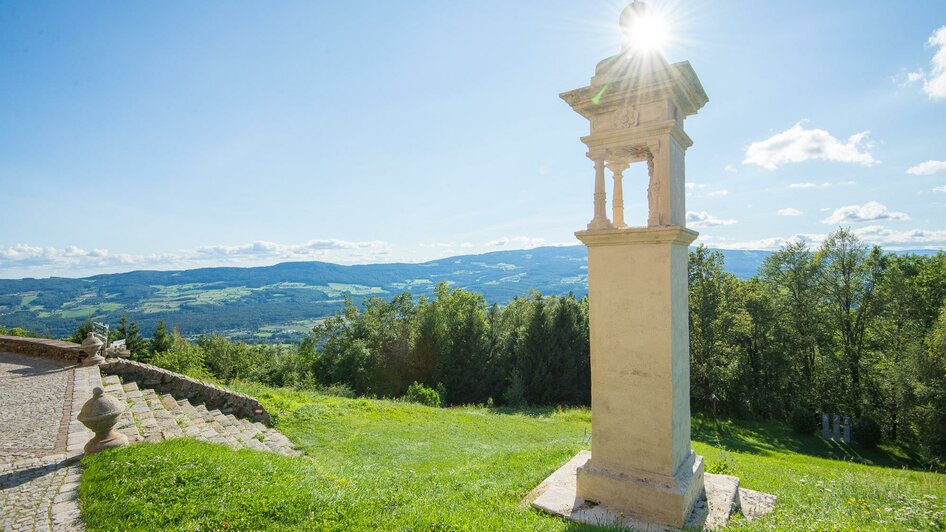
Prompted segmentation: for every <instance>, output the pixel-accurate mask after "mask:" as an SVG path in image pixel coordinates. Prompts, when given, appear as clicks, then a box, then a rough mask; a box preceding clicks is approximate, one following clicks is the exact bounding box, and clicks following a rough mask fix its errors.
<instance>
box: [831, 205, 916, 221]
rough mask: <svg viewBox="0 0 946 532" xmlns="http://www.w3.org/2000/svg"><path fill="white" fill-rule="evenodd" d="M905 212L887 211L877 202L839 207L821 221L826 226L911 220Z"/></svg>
mask: <svg viewBox="0 0 946 532" xmlns="http://www.w3.org/2000/svg"><path fill="white" fill-rule="evenodd" d="M909 219H910V217H909V216H908V215H907V214H906V213H903V212H894V211H889V210H887V207H885V206H884V205H882V204H880V203H877V202H876V201H868V202H867V203H865V204H863V205H846V206H844V207H838V208H837V209H835V210H834V212H833V213H831V215H830V216H828V217H827V218H825V219H824V220H822V221H821V223H825V224H843V223H857V222H873V221H876V220H909Z"/></svg>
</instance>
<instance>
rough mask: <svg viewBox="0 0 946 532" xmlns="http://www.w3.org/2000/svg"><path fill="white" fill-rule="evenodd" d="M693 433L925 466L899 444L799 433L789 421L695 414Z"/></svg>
mask: <svg viewBox="0 0 946 532" xmlns="http://www.w3.org/2000/svg"><path fill="white" fill-rule="evenodd" d="M691 436H692V438H693V439H694V440H696V441H698V442H701V443H705V444H707V445H711V446H713V447H717V448H720V449H724V450H728V451H734V452H740V453H747V454H757V455H773V454H781V453H786V452H791V453H797V454H804V455H808V456H815V457H819V458H826V459H830V460H844V461H846V462H855V463H861V464H867V465H875V466H883V467H894V468H898V469H901V468H907V469H917V470H925V468H924V467H923V465H922V462H921V461H920V459H919V457H918V456H917V455H916V454H915V453H913V452H912V451H909V450H907V449H903V448H900V447H895V446H881V447H877V448H872V449H871V448H865V447H861V446H860V445H857V443H856V442H855V443H854V444H853V445H843V444H841V443H838V442H835V441H831V440H825V439H823V438H822V437H821V436H820V435H803V434H798V433H795V432H793V431H792V430H791V428H789V427H788V426H787V425H785V424H783V423H779V422H775V421H748V420H738V421H733V420H729V419H719V420H713V419H712V418H710V417H708V416H705V415H696V416H693V423H692V425H691Z"/></svg>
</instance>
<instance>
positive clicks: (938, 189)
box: [933, 185, 946, 194]
mask: <svg viewBox="0 0 946 532" xmlns="http://www.w3.org/2000/svg"><path fill="white" fill-rule="evenodd" d="M933 192H934V193H936V192H942V193H943V194H946V185H943V186H941V187H933Z"/></svg>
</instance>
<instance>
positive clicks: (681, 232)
mask: <svg viewBox="0 0 946 532" xmlns="http://www.w3.org/2000/svg"><path fill="white" fill-rule="evenodd" d="M648 16H649V12H648V10H647V7H646V6H645V5H644V4H643V3H642V2H639V1H635V2H633V3H632V4H631V5H629V6H628V7H627V8H625V10H624V12H623V13H622V14H621V21H620V22H621V27H622V31H624V33H625V35H626V36H627V37H628V38H629V39H628V40H629V43H628V44H627V45H626V46H625V47H624V50H622V51H621V53H619V54H618V55H615V56H612V57H609V58H607V59H605V60H603V61H601V62H600V63H598V66H597V68H596V69H595V75H594V77H593V78H591V84H590V85H589V86H587V87H584V88H580V89H576V90H573V91H569V92H566V93H563V94H562V95H561V97H562V99H563V100H565V101H566V102H567V103H568V104H569V105H570V106H571V107H572V108H573V109H574V110H575V111H576V112H578V113H579V114H581V115H582V116H584V117H585V118H587V119H588V120H589V122H590V123H591V124H590V125H591V134H590V135H588V136H585V137H582V138H581V141H582V142H583V143H584V144H585V145H586V146H587V147H588V153H587V155H588V158H590V159H591V160H592V161H593V162H594V172H595V173H594V217H593V218H592V219H591V221H590V222H589V223H588V227H587V229H586V230H583V231H579V232H578V233H576V236H577V237H578V238H579V239H580V240H581V241H582V242H583V243H584V244H585V245H586V246H588V295H589V303H590V320H591V411H592V421H591V423H592V442H591V452H590V454H589V453H588V452H582V453H580V454H579V455H578V456H576V457H575V458H574V459H572V460H571V461H569V462H568V463H567V464H565V465H564V466H563V467H562V468H561V469H559V470H558V471H556V472H555V473H553V474H552V476H551V477H549V478H548V479H547V480H546V481H545V482H543V483H542V484H541V485H540V486H539V487H538V488H536V490H534V491H533V494H532V495H533V496H535V495H538V496H537V498H535V500H534V501H533V502H532V505H533V506H535V507H536V508H539V509H541V510H544V511H547V512H550V513H554V514H558V515H562V516H564V517H567V518H570V519H573V520H576V521H580V522H585V523H596V524H610V525H619V526H622V525H623V526H630V527H634V528H645V529H648V528H649V529H664V528H667V527H673V528H682V527H684V526H687V527H699V528H703V527H705V528H717V527H720V526H722V525H724V524H725V522H726V520H728V517H729V514H730V512H731V511H732V510H739V507H740V495H741V493H740V490H739V479H737V478H735V477H728V476H723V475H705V474H704V471H703V458H702V457H700V456H697V455H696V454H695V453H694V452H693V450H692V449H691V447H690V354H689V325H688V307H687V263H688V246H689V244H690V243H692V242H693V241H694V240H695V239H696V237H697V233H696V232H695V231H691V230H690V229H687V228H686V227H685V223H686V205H685V201H686V200H685V186H684V184H685V183H684V182H685V171H684V156H685V153H686V149H687V148H688V147H690V145H691V144H693V141H692V140H690V137H688V136H687V134H686V132H684V129H683V123H684V120H685V118H686V117H688V116H691V115H695V114H696V113H697V111H699V110H700V108H702V107H703V106H704V105H705V104H706V103H707V101H708V98H707V96H706V93H705V92H704V90H703V87H702V85H701V84H700V80H699V78H697V75H696V72H694V70H693V67H692V66H690V63H688V62H686V61H682V62H679V63H673V64H670V63H668V62H667V60H666V59H665V58H664V57H663V55H662V54H661V53H660V52H659V51H657V50H648V49H642V48H637V47H635V46H634V45H633V37H634V35H633V32H634V31H635V28H636V29H638V30H639V29H640V26H639V24H646V23H647V22H646V20H647V19H646V18H647V17H648ZM635 163H639V164H646V165H647V169H648V174H649V178H650V182H649V185H648V188H647V196H648V205H649V213H648V217H647V226H646V227H628V226H627V224H625V223H624V197H623V188H622V183H621V181H622V178H623V175H622V174H623V172H624V171H625V170H627V168H628V167H629V165H631V164H635ZM606 170H609V171H610V173H611V175H612V178H613V179H612V182H613V193H612V204H611V219H610V220H609V219H608V215H607V201H606V194H607V193H606V191H605V186H606V178H605V177H606V176H605V174H606ZM742 492H743V493H744V494H745V498H746V499H747V500H746V501H745V502H744V503H743V504H742V506H744V507H745V506H751V508H744V510H749V512H744V513H746V514H747V516H751V515H750V514H752V515H755V514H758V513H761V512H763V511H764V508H767V507H770V504H769V503H772V502H774V499H773V498H771V497H770V496H765V495H764V494H757V492H749V491H748V490H742ZM749 499H751V500H749ZM759 501H764V503H761V504H760V503H759Z"/></svg>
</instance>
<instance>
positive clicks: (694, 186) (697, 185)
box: [684, 181, 706, 190]
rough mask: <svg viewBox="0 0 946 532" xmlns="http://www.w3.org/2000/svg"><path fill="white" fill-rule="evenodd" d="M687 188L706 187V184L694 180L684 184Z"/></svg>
mask: <svg viewBox="0 0 946 532" xmlns="http://www.w3.org/2000/svg"><path fill="white" fill-rule="evenodd" d="M684 186H685V187H686V189H687V190H696V189H698V188H706V185H704V184H702V183H693V182H692V181H691V182H689V183H687V184H686V185H684Z"/></svg>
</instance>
